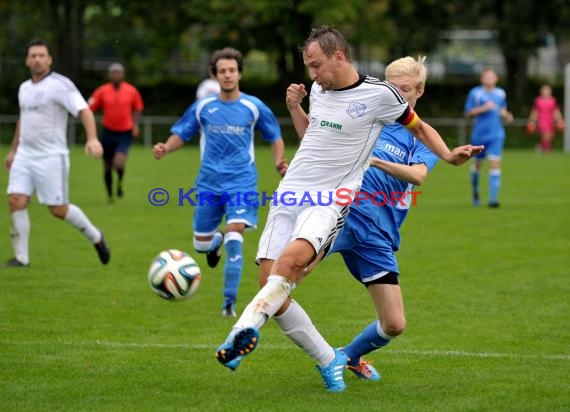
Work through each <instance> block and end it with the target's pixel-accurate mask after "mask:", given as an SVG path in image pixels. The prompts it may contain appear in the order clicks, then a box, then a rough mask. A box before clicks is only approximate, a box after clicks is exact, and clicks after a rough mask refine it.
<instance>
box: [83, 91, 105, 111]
mask: <svg viewBox="0 0 570 412" xmlns="http://www.w3.org/2000/svg"><path fill="white" fill-rule="evenodd" d="M102 94H103V93H102V89H101V87H98V88H97V89H95V91H94V92H93V94H92V95H91V97H90V98H89V100H88V101H87V103H88V104H89V108H90V109H91V110H93V111H94V112H96V111H98V110H101V109H102V107H103V99H102Z"/></svg>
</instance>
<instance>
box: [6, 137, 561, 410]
mask: <svg viewBox="0 0 570 412" xmlns="http://www.w3.org/2000/svg"><path fill="white" fill-rule="evenodd" d="M3 149H4V150H3V151H2V152H3V153H5V152H6V151H7V148H6V147H4V148H3ZM289 150H290V151H292V150H293V148H291V149H289ZM257 156H258V164H259V168H260V169H261V172H260V190H268V191H272V190H273V189H274V188H275V186H276V184H277V180H278V179H277V174H276V173H275V171H274V170H273V167H272V162H271V155H270V152H269V150H267V149H266V148H264V149H259V150H258V155H257ZM197 165H198V155H197V150H196V148H186V149H184V151H182V152H180V153H176V154H173V155H172V156H170V157H169V158H167V159H165V160H164V161H161V162H157V161H155V160H154V159H152V158H151V156H150V152H149V151H148V150H145V149H142V148H140V147H137V148H135V149H134V150H133V151H132V154H131V158H130V160H129V164H128V174H127V186H126V197H125V198H124V199H122V200H121V201H119V202H117V203H116V204H115V205H114V206H113V207H107V206H106V205H105V197H104V190H103V184H102V179H101V165H100V164H99V162H96V161H93V160H91V159H88V158H85V157H84V156H83V154H82V152H81V151H80V150H79V149H74V151H73V153H72V171H71V199H72V201H73V202H74V203H76V204H78V205H80V206H81V207H82V208H83V210H84V211H85V212H86V213H87V214H88V216H89V217H90V218H91V220H92V221H93V222H94V223H95V224H96V225H99V226H100V227H101V228H103V230H104V232H105V235H106V237H107V239H108V241H109V243H110V246H111V247H112V252H113V255H112V259H111V263H110V264H109V266H108V267H103V266H101V265H100V263H99V262H98V260H97V257H96V254H95V251H94V250H93V248H92V246H91V245H89V244H88V242H87V241H86V240H85V239H84V238H83V237H82V236H81V235H80V234H78V233H76V232H75V230H74V229H73V228H71V227H70V226H69V225H67V224H66V223H65V222H61V221H57V220H56V219H53V218H51V217H50V216H49V214H48V212H47V211H46V209H45V208H44V207H42V206H40V205H38V204H37V202H36V201H34V203H33V204H32V205H31V206H30V216H31V221H32V235H31V260H32V266H31V267H30V268H28V269H23V270H22V269H19V270H18V269H16V270H14V269H12V270H2V271H0V279H1V280H2V288H1V289H0V371H1V372H0V409H1V410H5V411H38V410H42V411H44V410H45V411H47V410H58V411H60V410H69V411H79V410H85V411H89V410H98V411H101V410H103V411H126V410H136V411H141V410H143V411H146V410H149V411H153V410H162V411H170V410H196V411H218V410H219V411H222V410H224V411H273V410H275V411H285V410H287V411H315V410H327V411H363V410H398V411H399V410H406V411H407V410H418V411H425V410H438V411H439V410H448V411H458V410H468V411H486V410H505V411H507V410H509V411H536V410H544V411H553V410H569V409H570V383H569V382H570V381H569V376H570V375H569V371H570V307H569V302H570V298H569V296H570V281H569V278H568V274H569V267H570V258H569V251H570V213H569V211H570V195H569V194H568V176H570V161H569V157H568V156H566V155H563V154H560V153H555V154H553V155H552V156H540V155H536V154H535V153H533V152H523V151H509V152H507V153H506V155H505V160H504V167H503V176H504V178H503V189H502V195H501V200H502V206H501V208H500V209H497V210H489V209H488V208H486V207H481V208H477V209H476V208H473V207H472V206H471V205H470V195H469V186H468V169H467V167H463V168H453V167H451V166H448V165H444V164H440V165H438V166H437V167H436V169H435V170H434V171H433V173H432V176H431V177H430V179H428V182H427V183H426V184H425V186H424V187H422V188H421V190H422V191H423V194H422V195H421V196H419V197H418V207H416V208H414V209H413V210H412V213H411V215H410V218H409V220H408V221H407V222H406V224H405V226H404V228H403V242H402V250H401V251H400V252H399V261H400V266H401V272H402V286H403V293H404V297H405V303H406V315H407V319H408V330H407V331H406V333H405V334H404V335H403V336H401V337H400V338H398V339H397V340H396V341H395V342H394V343H393V344H391V345H390V346H389V347H388V348H386V349H384V350H382V351H378V352H375V353H373V354H371V355H370V359H372V360H373V361H374V362H375V364H376V366H378V367H379V369H380V370H381V373H382V374H383V380H382V382H381V383H379V384H373V383H372V384H367V383H363V382H360V381H358V380H356V379H354V377H353V376H351V375H349V374H347V375H346V381H347V384H348V390H347V391H346V392H345V393H344V394H328V393H326V392H325V390H324V388H323V387H322V383H321V380H320V377H319V376H318V374H317V372H316V371H315V370H314V367H313V361H312V360H310V359H309V358H308V357H307V356H305V355H304V353H303V352H302V351H301V350H300V349H298V348H297V347H295V346H294V345H293V344H292V343H290V342H289V341H288V340H287V339H286V338H285V337H283V336H282V335H281V333H280V331H279V330H278V328H277V327H276V325H275V324H274V323H273V322H270V323H269V324H268V325H267V326H266V327H265V328H264V329H263V331H262V338H261V343H260V346H259V348H258V349H257V350H256V352H255V353H254V354H253V355H252V356H250V358H248V359H246V360H245V361H244V362H243V363H242V366H240V368H239V370H238V371H236V372H235V373H232V372H230V371H229V370H228V369H226V368H224V367H222V366H220V365H219V364H218V363H217V362H216V360H215V359H214V357H213V352H214V350H215V348H216V347H217V345H218V344H219V343H220V342H221V341H222V340H223V339H224V338H225V337H226V334H227V333H228V332H229V330H230V327H231V325H232V321H231V320H228V319H224V318H222V316H221V314H220V312H221V302H222V292H221V288H222V273H221V269H218V270H212V269H210V268H208V267H207V265H206V263H205V259H204V256H199V255H198V256H197V260H198V261H199V263H200V266H201V268H202V270H203V281H202V285H201V287H200V290H199V291H198V293H197V295H196V296H195V297H194V298H192V299H191V300H190V301H186V302H179V303H171V302H167V301H164V300H161V299H160V298H158V297H156V296H154V295H153V294H152V292H151V291H150V289H149V287H148V285H147V281H146V273H147V268H148V265H149V264H150V261H151V259H152V258H153V257H154V255H155V254H157V253H158V252H159V251H160V250H163V249H166V248H179V249H183V250H187V251H189V252H191V253H193V251H192V242H191V224H192V208H191V207H189V206H185V207H178V206H176V202H175V201H174V200H173V199H172V198H171V201H170V203H169V204H168V205H166V206H163V207H153V206H151V205H150V204H149V202H148V201H147V194H148V192H149V190H150V189H152V188H154V187H163V188H165V189H167V190H169V191H170V192H171V195H172V196H173V197H176V190H177V188H179V187H181V188H186V189H189V188H190V187H192V186H193V180H194V176H195V172H196V169H197ZM483 176H486V174H484V175H483ZM6 180H7V175H6V173H2V174H1V175H0V187H5V186H6ZM485 183H486V177H484V178H483V184H484V192H483V193H485V190H486V189H485ZM4 199H5V198H4ZM266 213H267V210H266V209H262V210H261V213H260V226H261V227H263V223H264V222H265V216H266ZM9 225H10V223H9V218H8V212H7V207H6V206H3V207H2V213H0V228H2V232H3V233H2V234H1V236H0V246H1V247H0V259H8V258H10V257H11V252H10V243H9V238H8V228H9ZM260 232H261V229H259V230H258V231H256V232H253V233H249V234H247V235H246V245H245V255H246V256H245V257H246V259H245V262H246V264H245V271H244V276H243V281H242V286H241V290H240V293H241V295H240V300H239V307H238V309H239V310H241V309H243V306H244V305H245V304H246V303H247V302H248V301H249V299H250V298H251V297H252V296H253V294H254V293H255V291H256V289H257V269H256V266H255V265H254V263H253V259H254V255H255V252H256V244H257V240H258V238H259V235H260ZM193 254H194V255H195V256H196V254H195V253H193ZM294 296H295V298H296V299H297V300H299V302H300V303H302V305H303V306H304V307H305V308H306V309H307V311H308V312H309V313H310V314H311V316H312V319H313V321H314V323H315V324H316V326H317V327H318V328H319V329H320V330H321V332H322V333H323V334H324V336H325V337H327V339H328V340H329V341H330V343H331V344H333V345H342V344H345V343H347V342H348V341H349V340H350V339H351V338H352V337H353V336H354V335H355V334H357V333H358V332H359V331H360V330H361V329H362V328H363V327H364V326H365V325H366V324H368V323H369V322H370V321H371V320H372V319H373V317H374V311H373V308H372V305H371V303H370V302H369V298H368V297H367V293H366V291H365V290H364V288H362V287H361V286H360V285H359V284H357V283H356V282H355V281H354V280H353V279H352V278H351V277H350V275H349V274H348V272H347V270H346V269H345V268H344V266H343V265H342V263H341V260H340V259H339V257H338V256H334V257H332V258H330V259H329V260H327V261H325V262H324V263H323V264H322V265H321V266H320V267H319V268H318V269H317V270H316V271H315V272H314V273H313V274H312V275H311V276H310V277H309V278H308V279H307V280H306V281H305V282H304V283H303V284H302V285H301V286H300V287H299V288H298V289H297V290H296V291H295V292H294Z"/></svg>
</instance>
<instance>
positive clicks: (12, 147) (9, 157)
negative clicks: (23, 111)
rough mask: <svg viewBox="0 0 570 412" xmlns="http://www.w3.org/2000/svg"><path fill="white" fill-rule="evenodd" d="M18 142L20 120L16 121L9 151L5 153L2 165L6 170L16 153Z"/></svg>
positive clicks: (10, 165) (8, 168)
mask: <svg viewBox="0 0 570 412" xmlns="http://www.w3.org/2000/svg"><path fill="white" fill-rule="evenodd" d="M19 144H20V120H19V119H18V121H17V122H16V130H15V131H14V137H13V139H12V144H11V145H10V151H9V152H8V154H7V155H6V160H5V161H4V167H5V168H6V170H10V168H11V167H12V162H13V161H14V156H15V155H16V150H18V145H19Z"/></svg>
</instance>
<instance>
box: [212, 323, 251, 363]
mask: <svg viewBox="0 0 570 412" xmlns="http://www.w3.org/2000/svg"><path fill="white" fill-rule="evenodd" d="M258 343H259V332H258V331H257V329H256V328H253V327H252V328H244V329H241V330H238V331H235V332H234V331H232V332H231V333H230V335H229V336H228V339H227V340H226V341H225V342H224V343H222V344H221V345H220V346H219V347H218V350H217V351H216V358H217V359H218V362H220V363H221V364H222V365H224V366H225V367H227V368H230V369H231V370H233V371H235V370H236V369H237V367H238V366H239V364H240V362H241V361H242V359H243V358H244V357H245V356H246V355H248V354H249V353H251V352H252V351H253V350H254V349H255V347H256V346H257V344H258Z"/></svg>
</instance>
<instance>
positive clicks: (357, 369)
mask: <svg viewBox="0 0 570 412" xmlns="http://www.w3.org/2000/svg"><path fill="white" fill-rule="evenodd" d="M347 369H348V370H350V371H351V372H352V373H354V374H355V375H356V376H358V378H359V379H362V380H363V381H371V382H372V381H379V380H380V379H381V378H382V377H381V376H380V373H379V372H378V371H377V370H376V368H375V367H374V366H372V363H371V362H369V361H367V360H364V359H362V358H360V359H359V361H358V363H357V364H356V365H350V364H348V365H347Z"/></svg>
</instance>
